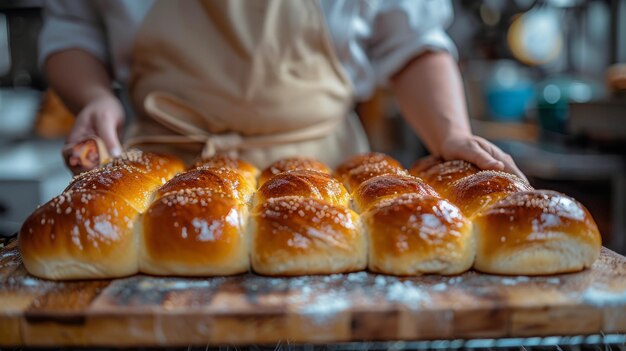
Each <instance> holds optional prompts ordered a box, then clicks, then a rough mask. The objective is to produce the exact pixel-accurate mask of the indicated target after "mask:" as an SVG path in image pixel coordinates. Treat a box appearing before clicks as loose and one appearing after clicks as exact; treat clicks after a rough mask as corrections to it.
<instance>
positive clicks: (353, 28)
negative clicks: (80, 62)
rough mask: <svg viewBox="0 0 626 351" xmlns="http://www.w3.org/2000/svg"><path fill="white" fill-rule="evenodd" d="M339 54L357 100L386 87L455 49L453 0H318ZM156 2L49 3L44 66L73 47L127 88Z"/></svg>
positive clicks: (69, 0)
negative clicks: (414, 64)
mask: <svg viewBox="0 0 626 351" xmlns="http://www.w3.org/2000/svg"><path fill="white" fill-rule="evenodd" d="M318 1H319V2H320V5H321V8H322V11H323V13H324V15H325V20H326V24H327V26H328V29H329V33H330V35H331V38H332V41H333V44H334V47H335V50H336V52H337V56H338V58H339V60H340V61H341V63H342V65H343V67H344V69H345V71H346V72H347V74H348V76H349V77H350V79H351V81H352V84H353V86H354V89H355V95H356V98H357V100H364V99H367V98H368V97H369V96H371V94H372V93H373V91H374V89H375V88H376V86H377V85H385V84H387V81H388V80H389V77H391V76H392V75H393V74H394V73H396V72H397V71H398V70H400V69H401V68H402V67H403V66H404V65H405V64H406V63H407V62H408V61H409V60H410V59H411V58H413V57H415V56H417V55H419V54H420V53H422V52H424V51H426V50H434V51H437V50H445V51H448V52H450V53H452V54H453V55H454V56H456V49H455V47H454V44H453V43H452V40H451V39H450V37H449V36H448V35H447V34H446V32H445V31H444V28H445V27H446V26H447V25H449V24H450V22H451V20H452V6H451V4H450V2H449V1H447V0H318ZM153 2H154V1H153V0H90V1H86V0H47V1H45V2H44V4H45V20H44V26H43V29H42V32H41V35H40V39H39V61H40V63H43V61H44V60H45V59H46V57H48V56H49V55H51V54H53V53H55V52H58V51H61V50H65V49H69V48H80V49H83V50H86V51H88V52H90V53H91V54H93V55H94V56H96V57H97V58H99V59H100V60H102V62H104V63H106V64H108V65H110V67H111V70H112V72H113V73H114V75H115V78H116V79H117V80H118V81H120V82H121V83H122V84H124V83H125V82H126V80H127V79H128V77H129V73H130V72H129V70H130V60H131V52H132V46H133V41H134V38H135V35H136V33H137V30H138V29H139V27H140V26H141V22H142V20H143V18H144V16H145V15H146V13H147V12H148V11H149V9H150V7H152V5H153Z"/></svg>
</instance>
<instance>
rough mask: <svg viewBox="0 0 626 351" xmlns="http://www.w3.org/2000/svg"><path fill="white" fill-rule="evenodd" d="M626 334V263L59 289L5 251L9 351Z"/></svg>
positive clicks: (3, 298)
mask: <svg viewBox="0 0 626 351" xmlns="http://www.w3.org/2000/svg"><path fill="white" fill-rule="evenodd" d="M600 332H604V333H624V332H626V258H624V257H623V256H620V255H618V254H616V253H614V252H612V251H610V250H608V249H604V248H603V249H602V254H601V256H600V259H599V260H598V261H597V262H596V263H595V264H594V266H593V267H592V268H591V269H589V270H586V271H583V272H579V273H575V274H564V275H555V276H550V277H524V276H519V277H505V276H490V275H484V274H479V273H476V272H467V273H465V274H463V275H459V276H455V277H441V276H425V277H418V278H408V279H400V278H396V277H390V276H384V275H376V274H371V273H367V272H360V273H352V274H336V275H330V276H309V277H299V278H266V277H260V276H257V275H253V274H246V275H242V276H236V277H229V278H208V279H188V278H159V277H150V276H144V275H137V276H133V277H128V278H124V279H115V280H99V281H80V282H50V281H44V280H40V279H36V278H33V277H31V276H29V275H28V274H27V273H26V271H25V269H24V266H23V265H22V264H21V261H20V258H19V253H18V250H17V248H16V245H15V242H14V243H12V244H10V245H9V246H7V247H6V248H5V249H3V250H2V251H0V345H5V346H6V345H9V346H11V345H12V346H18V345H25V346H71V345H82V346H185V345H190V344H191V345H207V344H252V343H254V344H256V343H274V344H275V343H277V342H279V341H282V342H339V341H361V340H398V339H407V340H418V339H450V338H474V337H494V338H496V337H524V336H543V335H573V334H596V333H600Z"/></svg>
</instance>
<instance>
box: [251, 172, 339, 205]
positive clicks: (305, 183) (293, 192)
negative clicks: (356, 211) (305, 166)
mask: <svg viewBox="0 0 626 351" xmlns="http://www.w3.org/2000/svg"><path fill="white" fill-rule="evenodd" d="M283 196H303V197H308V198H314V199H320V200H324V201H327V202H328V203H330V204H333V205H338V206H346V207H347V206H348V205H349V204H350V195H349V194H348V191H347V190H346V188H344V187H343V185H341V183H339V181H338V180H337V179H335V178H333V177H331V176H330V175H329V174H327V173H322V172H318V171H309V170H295V171H287V172H283V173H280V174H277V175H275V176H274V177H272V178H270V179H269V180H268V181H266V182H265V183H263V185H262V186H261V187H260V188H259V190H258V191H257V193H256V197H255V203H256V204H259V203H261V202H264V201H267V200H268V199H271V198H276V197H283Z"/></svg>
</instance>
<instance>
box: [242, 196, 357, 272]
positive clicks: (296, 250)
mask: <svg viewBox="0 0 626 351" xmlns="http://www.w3.org/2000/svg"><path fill="white" fill-rule="evenodd" d="M251 217H252V218H251V223H250V225H249V231H250V233H251V236H252V256H251V258H252V268H253V270H254V271H255V272H257V273H260V274H265V275H305V274H331V273H343V272H353V271H359V270H362V269H364V268H365V267H366V265H367V247H366V240H365V236H364V235H363V234H362V232H361V226H360V223H359V218H358V216H357V214H356V213H354V212H352V211H351V210H349V209H347V208H345V207H341V206H333V205H331V204H329V203H327V202H325V201H323V200H318V199H310V198H304V197H300V196H290V197H281V198H272V199H269V200H267V201H266V202H263V203H261V204H260V205H259V206H257V207H256V208H255V209H254V210H253V213H252V216H251Z"/></svg>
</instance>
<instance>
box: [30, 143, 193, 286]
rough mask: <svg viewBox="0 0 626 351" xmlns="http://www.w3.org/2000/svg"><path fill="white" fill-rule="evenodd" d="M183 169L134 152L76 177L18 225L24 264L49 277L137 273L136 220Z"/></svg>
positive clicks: (166, 159) (166, 160)
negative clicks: (165, 183) (171, 178)
mask: <svg viewBox="0 0 626 351" xmlns="http://www.w3.org/2000/svg"><path fill="white" fill-rule="evenodd" d="M182 169H183V165H182V163H181V162H180V161H178V160H177V159H176V158H173V157H169V156H163V155H155V154H149V153H143V152H140V151H131V152H129V153H127V154H124V155H123V156H122V157H119V158H116V159H113V160H112V161H111V162H109V163H107V164H105V165H103V166H102V167H101V168H97V169H94V170H92V171H89V172H86V173H83V174H81V175H79V176H77V177H75V178H74V179H73V180H72V181H71V183H70V185H69V186H68V187H67V189H66V190H65V191H64V192H63V194H61V195H60V196H58V197H56V198H54V199H53V200H51V201H49V202H48V203H46V204H44V205H43V206H41V207H40V208H38V209H37V210H36V211H35V212H34V213H33V214H31V215H30V216H29V217H28V218H27V219H26V221H25V222H24V224H23V226H22V228H21V229H20V235H19V245H20V252H21V254H22V257H23V261H24V265H25V266H26V269H27V270H28V272H29V273H31V274H33V275H35V276H38V277H41V278H46V279H95V278H115V277H121V276H125V275H130V274H135V273H137V269H138V250H139V248H138V247H137V239H136V237H135V234H134V233H133V225H134V221H135V220H136V218H137V216H138V215H139V213H141V212H143V211H145V210H146V209H147V208H148V205H149V202H150V199H151V197H152V195H153V192H154V191H156V189H157V188H158V187H159V186H160V185H161V184H162V182H163V181H165V180H167V179H169V177H171V176H173V175H174V174H175V173H177V172H179V171H181V170H182Z"/></svg>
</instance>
